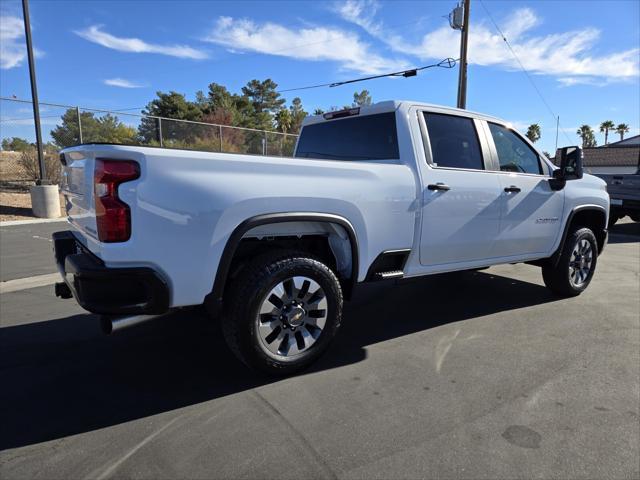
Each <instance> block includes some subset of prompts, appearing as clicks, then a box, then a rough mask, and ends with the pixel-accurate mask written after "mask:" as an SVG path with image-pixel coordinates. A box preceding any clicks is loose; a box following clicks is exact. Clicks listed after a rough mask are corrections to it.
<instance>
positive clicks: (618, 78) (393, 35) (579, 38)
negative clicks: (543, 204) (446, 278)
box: [0, 0, 640, 151]
mask: <svg viewBox="0 0 640 480" xmlns="http://www.w3.org/2000/svg"><path fill="white" fill-rule="evenodd" d="M0 5H1V6H0V20H1V25H0V26H1V29H0V30H1V37H0V38H1V40H2V43H1V51H0V75H1V81H0V94H1V95H3V96H13V95H15V96H17V97H18V98H25V99H28V98H30V90H29V81H28V70H27V65H26V58H25V53H24V46H23V45H24V35H23V31H22V28H23V26H22V14H21V6H20V3H19V2H18V1H12V0H3V1H2V3H1V4H0ZM30 5H31V22H32V29H33V38H34V45H35V48H36V50H37V59H36V64H37V75H38V87H39V96H40V99H41V101H48V102H54V103H62V104H71V105H81V106H86V107H95V108H106V109H130V108H136V107H142V106H144V105H145V104H146V103H147V102H148V101H149V100H151V99H152V98H153V97H154V95H155V92H156V91H157V90H162V91H168V90H175V91H178V92H181V93H185V94H186V95H187V97H188V98H193V97H194V94H195V92H196V91H197V90H204V91H206V89H207V85H208V84H209V83H211V82H217V83H220V84H223V85H226V86H227V87H228V88H229V89H230V90H231V91H239V90H240V88H241V87H242V86H243V85H244V84H245V83H246V82H247V81H248V80H251V79H253V78H258V79H264V78H267V77H270V78H272V79H273V80H274V81H276V82H277V83H278V84H279V88H281V89H287V88H293V87H302V86H307V85H313V84H317V83H326V82H332V81H340V80H345V79H351V78H357V77H359V76H364V75H369V74H376V73H383V72H390V71H394V70H397V69H404V68H408V67H414V66H421V65H427V64H430V63H434V62H437V61H439V60H441V59H442V58H445V57H447V56H453V57H455V58H457V56H458V50H459V32H457V31H454V30H452V29H451V28H450V27H449V25H448V22H447V20H446V18H445V17H446V15H447V14H448V13H449V12H450V11H451V9H452V8H453V7H454V6H455V2H454V1H426V2H404V1H394V2H384V1H377V0H363V1H355V0H351V1H342V2H311V1H300V2H286V1H279V2H274V1H260V2H250V1H233V2H224V1H170V0H166V1H135V0H132V1H124V0H121V1H82V2H81V1H75V2H73V1H55V0H31V2H30ZM485 8H486V9H487V10H488V11H489V13H490V14H491V16H492V17H493V19H494V20H495V22H496V23H497V24H498V26H499V27H500V28H501V30H502V31H503V32H504V33H505V35H506V37H507V39H508V40H509V42H510V44H511V45H512V46H513V48H514V50H515V51H516V54H517V56H518V58H519V59H520V61H521V62H522V63H523V64H524V66H525V67H526V68H527V69H528V70H529V71H530V72H531V76H532V78H533V80H534V82H535V84H536V86H537V87H538V89H539V90H540V91H541V92H542V94H543V96H544V98H545V100H546V102H547V103H548V105H549V107H550V108H551V110H553V111H554V112H555V113H556V114H558V115H560V122H561V126H562V127H563V129H564V131H563V132H561V133H560V139H559V143H560V144H561V145H562V144H569V143H573V144H575V143H578V138H577V137H576V135H575V130H576V128H577V127H578V126H579V125H581V124H584V123H586V124H589V125H591V126H592V127H594V128H597V126H598V125H599V124H600V122H602V121H603V120H613V121H614V122H615V123H616V124H618V123H627V124H628V125H629V126H630V127H631V131H630V132H629V134H628V135H627V136H630V135H636V134H638V133H640V130H639V127H640V88H639V87H640V85H639V83H640V82H639V75H640V74H639V66H638V63H639V56H640V2H638V1H637V0H630V1H595V0H592V1H551V0H549V1H529V2H520V1H494V0H484V3H482V2H481V1H480V0H472V6H471V28H470V47H469V48H470V53H469V58H470V62H471V64H470V67H469V87H468V100H467V107H468V108H469V109H471V110H477V111H480V112H484V113H488V114H492V115H496V116H499V117H502V118H505V119H507V120H509V121H511V122H512V123H513V124H514V126H516V127H517V128H520V129H526V126H527V125H528V124H530V123H534V122H536V123H539V124H540V125H541V127H542V139H541V141H540V142H541V143H540V144H541V145H542V147H543V149H545V150H548V151H553V149H554V147H555V121H554V119H553V118H552V115H551V113H550V112H549V109H548V108H547V106H546V105H545V103H543V101H542V100H541V99H540V97H539V96H538V94H537V93H536V91H535V90H534V88H533V87H532V85H531V83H530V82H529V80H528V79H527V77H526V76H525V74H524V73H523V72H522V70H521V69H520V67H519V66H518V64H517V61H516V60H515V59H514V57H513V55H512V54H511V53H510V52H509V50H508V49H507V47H506V45H505V44H504V41H503V40H502V39H501V37H500V36H499V35H498V34H497V32H496V30H495V27H494V25H493V24H492V22H491V20H490V18H489V17H488V15H487V12H486V11H485ZM457 75H458V71H457V67H456V68H455V69H452V70H446V69H432V70H428V71H425V72H421V73H420V74H419V75H418V76H417V77H413V78H407V79H404V78H400V79H380V80H373V81H369V82H364V83H360V84H356V85H349V86H343V87H337V88H320V89H312V90H303V91H299V92H289V93H286V94H284V96H285V97H286V98H287V100H288V101H290V100H291V99H292V98H293V97H294V96H299V97H301V98H302V100H303V104H304V106H305V108H306V109H307V111H312V110H313V109H314V108H316V107H321V108H325V109H327V108H328V107H330V106H333V105H335V106H342V105H345V104H348V103H349V102H350V101H351V98H352V95H353V92H354V91H355V90H356V89H358V90H360V89H362V88H366V89H368V90H369V91H370V92H371V94H372V96H373V99H374V101H380V100H387V99H411V100H419V101H425V102H431V103H436V104H443V105H452V106H455V100H456V88H457ZM1 105H2V110H3V111H2V118H1V119H3V120H6V119H8V118H21V117H20V116H22V117H25V115H26V117H28V116H29V115H28V111H29V110H28V108H24V107H25V105H23V106H19V107H20V108H17V107H16V108H14V107H11V108H9V106H8V105H7V102H3V103H2V104H1ZM26 107H28V105H27V106H26ZM132 111H135V110H132ZM47 113H49V115H52V114H53V115H55V114H57V113H58V112H57V111H55V109H50V110H49V112H47V111H45V112H43V116H45V115H46V114H47ZM45 120H48V122H49V124H51V123H54V122H55V117H50V118H48V119H45ZM28 123H29V120H28V118H27V119H26V120H25V121H24V122H22V124H20V122H17V126H16V122H9V121H3V122H1V123H0V125H1V126H2V132H1V136H2V137H5V136H9V135H16V134H22V135H23V136H30V135H31V133H30V130H31V128H30V125H28ZM45 123H46V121H45ZM43 128H44V129H45V130H46V129H47V128H50V126H49V127H47V125H45V126H44V127H43ZM614 137H615V135H614ZM597 139H598V143H599V144H602V143H603V142H604V138H603V135H601V134H600V133H598V135H597Z"/></svg>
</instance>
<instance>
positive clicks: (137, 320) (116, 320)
mask: <svg viewBox="0 0 640 480" xmlns="http://www.w3.org/2000/svg"><path fill="white" fill-rule="evenodd" d="M162 316H164V314H163V315H129V316H124V317H117V316H109V315H102V316H101V317H100V328H101V329H102V331H103V332H104V333H105V334H107V335H110V334H112V333H115V332H117V331H119V330H123V329H125V328H129V327H133V326H135V325H139V324H141V323H145V322H148V321H150V320H153V319H155V318H158V317H162Z"/></svg>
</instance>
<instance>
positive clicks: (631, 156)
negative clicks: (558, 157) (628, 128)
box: [551, 135, 640, 174]
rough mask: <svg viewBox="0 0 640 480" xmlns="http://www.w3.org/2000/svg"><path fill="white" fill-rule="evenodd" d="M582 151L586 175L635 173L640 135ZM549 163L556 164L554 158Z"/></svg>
mask: <svg viewBox="0 0 640 480" xmlns="http://www.w3.org/2000/svg"><path fill="white" fill-rule="evenodd" d="M582 151H583V152H584V162H583V166H584V171H585V172H586V173H622V174H624V173H636V172H637V171H638V167H639V166H640V135H636V136H635V137H630V138H625V139H624V140H622V141H620V142H614V143H609V144H608V145H603V146H601V147H587V148H583V149H582ZM551 161H552V162H554V163H556V161H555V159H554V158H552V159H551Z"/></svg>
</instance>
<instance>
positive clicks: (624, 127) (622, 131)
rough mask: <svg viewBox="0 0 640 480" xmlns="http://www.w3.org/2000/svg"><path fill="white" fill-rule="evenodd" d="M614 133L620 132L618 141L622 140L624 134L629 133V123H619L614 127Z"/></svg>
mask: <svg viewBox="0 0 640 480" xmlns="http://www.w3.org/2000/svg"><path fill="white" fill-rule="evenodd" d="M616 133H618V134H620V141H622V140H624V134H625V133H629V125H627V124H626V123H620V124H619V125H618V126H617V127H616Z"/></svg>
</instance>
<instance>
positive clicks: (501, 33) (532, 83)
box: [480, 0, 572, 143]
mask: <svg viewBox="0 0 640 480" xmlns="http://www.w3.org/2000/svg"><path fill="white" fill-rule="evenodd" d="M480 5H482V8H483V9H484V11H485V12H486V14H487V16H488V17H489V20H491V23H493V26H494V27H496V30H497V31H498V33H499V34H500V36H501V37H502V40H504V43H505V44H506V45H507V48H508V49H509V51H510V52H511V54H512V55H513V58H515V59H516V61H517V62H518V65H520V68H521V69H522V71H523V72H524V74H525V75H526V76H527V78H528V79H529V82H531V85H532V86H533V88H534V89H535V91H536V93H537V94H538V96H539V97H540V99H541V100H542V102H543V103H544V105H545V106H546V107H547V110H549V112H550V113H551V116H552V117H553V119H554V120H556V122H558V127H560V117H559V116H558V115H556V114H555V112H554V111H553V109H552V108H551V106H550V105H549V103H548V102H547V100H546V99H545V98H544V95H542V92H541V91H540V89H539V88H538V86H537V85H536V83H535V82H534V81H533V78H532V77H531V74H530V73H529V72H528V71H527V69H526V68H525V67H524V65H523V64H522V62H521V61H520V58H519V57H518V55H517V54H516V52H515V50H514V49H513V47H512V46H511V44H510V43H509V40H507V37H506V36H505V34H504V33H503V32H502V30H501V29H500V27H499V26H498V24H497V23H496V21H495V20H494V19H493V16H492V15H491V12H489V9H488V8H487V6H486V5H485V4H484V1H483V0H480ZM562 133H563V134H564V136H565V137H567V140H568V141H569V143H571V142H572V140H571V139H570V138H569V135H567V132H565V131H564V129H562Z"/></svg>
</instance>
